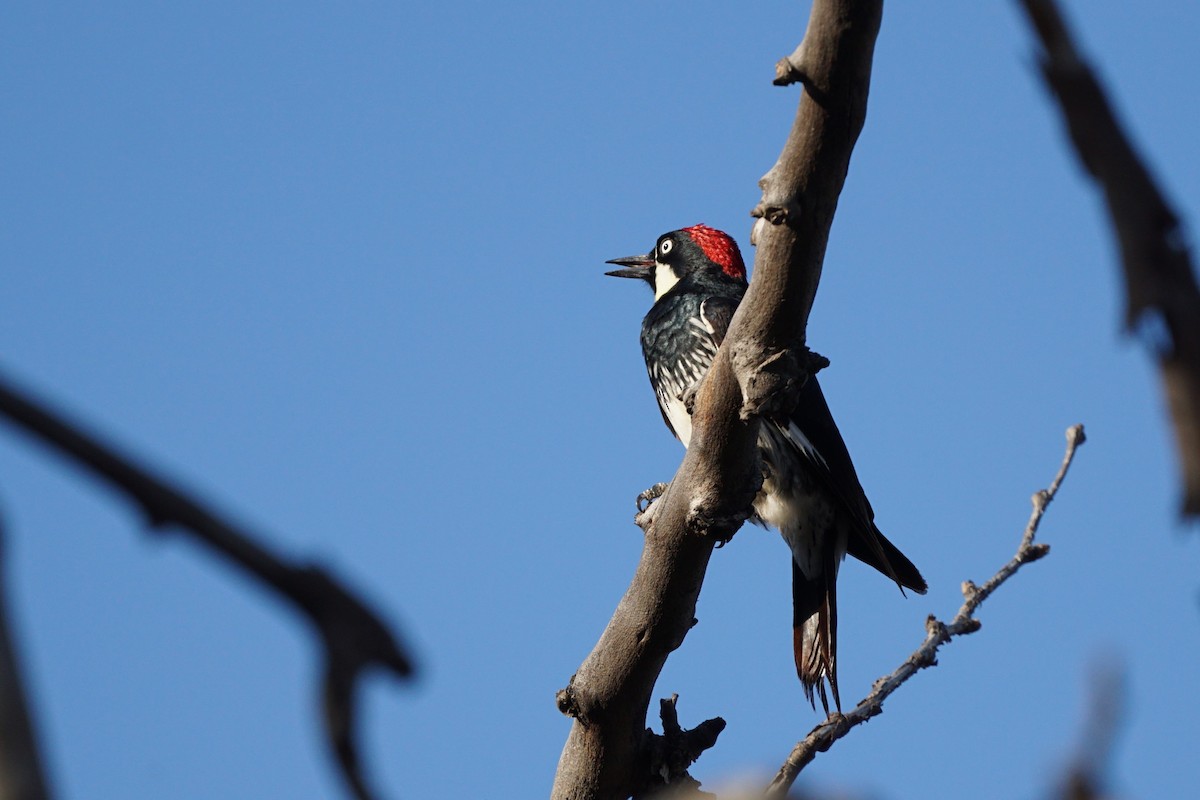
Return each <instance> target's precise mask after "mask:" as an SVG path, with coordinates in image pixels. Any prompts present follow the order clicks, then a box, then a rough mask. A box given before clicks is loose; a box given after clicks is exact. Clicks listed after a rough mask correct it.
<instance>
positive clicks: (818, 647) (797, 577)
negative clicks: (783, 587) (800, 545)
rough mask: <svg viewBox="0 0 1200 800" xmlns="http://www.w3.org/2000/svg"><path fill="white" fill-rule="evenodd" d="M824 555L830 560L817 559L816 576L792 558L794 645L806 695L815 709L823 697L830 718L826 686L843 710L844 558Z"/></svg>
mask: <svg viewBox="0 0 1200 800" xmlns="http://www.w3.org/2000/svg"><path fill="white" fill-rule="evenodd" d="M826 549H827V550H830V551H832V550H833V549H834V548H826ZM823 555H824V556H826V557H821V558H819V559H817V562H818V564H819V567H818V565H816V564H814V565H812V567H810V569H809V570H808V571H809V572H811V573H814V574H813V576H812V577H809V575H806V574H805V571H804V570H802V569H801V568H800V565H799V564H798V563H797V562H796V559H795V558H794V557H793V559H792V613H793V618H792V644H793V647H794V650H795V655H796V674H797V675H799V676H800V683H801V685H802V686H803V687H804V696H805V697H807V698H808V702H810V703H812V706H813V708H816V707H817V701H816V698H817V696H820V698H821V706H822V707H823V708H824V709H825V713H826V715H828V714H829V697H828V695H827V694H826V692H825V685H826V683H828V684H829V692H830V693H831V694H832V695H833V703H834V707H836V708H837V710H838V711H841V710H842V701H841V698H840V697H838V684H837V568H838V562H840V561H841V558H840V556H837V555H836V554H835V553H833V552H829V553H826V554H823ZM814 567H815V568H814Z"/></svg>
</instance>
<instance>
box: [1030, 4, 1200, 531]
mask: <svg viewBox="0 0 1200 800" xmlns="http://www.w3.org/2000/svg"><path fill="white" fill-rule="evenodd" d="M1021 5H1022V7H1023V8H1024V9H1025V12H1026V13H1027V14H1028V16H1029V20H1030V22H1031V24H1032V25H1033V28H1034V30H1035V32H1036V33H1037V35H1038V38H1039V40H1040V41H1041V44H1042V48H1043V50H1042V54H1041V69H1042V76H1043V77H1044V78H1045V80H1046V84H1047V85H1048V86H1049V87H1050V89H1051V91H1052V92H1053V94H1054V97H1055V99H1056V100H1057V101H1058V105H1059V108H1060V110H1061V111H1062V113H1063V117H1064V119H1065V120H1066V123H1067V130H1068V132H1069V133H1070V136H1071V141H1072V143H1073V144H1074V146H1075V151H1076V153H1077V154H1078V155H1079V159H1080V161H1082V162H1083V166H1084V168H1085V169H1086V170H1087V171H1088V173H1089V174H1091V176H1092V177H1093V178H1094V179H1095V180H1096V182H1097V183H1098V184H1099V185H1100V188H1101V189H1102V190H1103V192H1104V199H1105V202H1106V203H1107V205H1108V213H1109V216H1110V217H1111V219H1112V224H1113V228H1114V230H1115V232H1116V235H1117V241H1118V243H1119V245H1120V248H1121V263H1122V266H1123V268H1124V269H1123V272H1124V277H1125V292H1126V310H1125V326H1126V329H1127V330H1130V331H1133V330H1137V329H1139V328H1142V329H1143V330H1144V332H1145V333H1146V334H1147V337H1148V339H1149V340H1150V344H1151V346H1152V348H1153V350H1154V354H1155V357H1156V358H1157V359H1158V364H1159V369H1160V371H1161V373H1162V379H1163V385H1164V387H1165V389H1166V394H1167V404H1168V406H1169V407H1170V410H1171V416H1172V417H1173V419H1174V422H1175V442H1176V445H1177V448H1178V450H1179V458H1180V461H1181V464H1182V472H1183V503H1182V509H1183V513H1184V514H1185V515H1189V516H1197V515H1200V286H1197V284H1196V277H1195V274H1194V272H1193V268H1192V263H1191V256H1190V254H1189V253H1188V248H1187V245H1186V242H1185V235H1184V231H1183V228H1182V226H1181V224H1180V222H1179V218H1178V217H1177V216H1176V215H1175V212H1174V210H1172V208H1171V207H1170V205H1169V204H1168V203H1167V201H1166V199H1165V198H1164V197H1163V194H1162V192H1161V191H1160V190H1159V188H1158V186H1157V185H1156V184H1155V182H1154V179H1153V178H1152V177H1151V176H1150V172H1149V170H1148V169H1147V168H1146V166H1145V165H1144V164H1143V163H1142V160H1141V158H1139V156H1138V154H1137V152H1136V150H1134V147H1133V145H1132V144H1131V143H1130V141H1129V138H1128V137H1127V136H1126V135H1125V133H1124V131H1123V130H1122V128H1121V124H1120V123H1119V122H1118V121H1117V117H1116V114H1115V113H1114V111H1113V109H1112V106H1111V105H1110V104H1109V102H1108V98H1107V97H1106V96H1105V92H1104V89H1103V87H1102V86H1101V85H1100V81H1099V80H1098V79H1097V78H1096V76H1095V74H1094V73H1093V72H1092V70H1091V68H1090V67H1089V66H1088V64H1087V62H1086V61H1085V60H1084V58H1083V56H1082V55H1081V54H1080V53H1079V51H1078V50H1077V49H1076V48H1075V44H1074V42H1073V41H1072V39H1071V34H1070V31H1068V30H1067V26H1066V23H1065V21H1064V20H1063V17H1062V14H1061V13H1060V12H1059V10H1058V6H1057V4H1056V3H1055V2H1054V0H1021Z"/></svg>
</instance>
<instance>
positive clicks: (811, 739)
mask: <svg viewBox="0 0 1200 800" xmlns="http://www.w3.org/2000/svg"><path fill="white" fill-rule="evenodd" d="M1084 441H1085V437H1084V435H1083V426H1082V425H1073V426H1072V427H1070V428H1068V429H1067V450H1066V454H1065V455H1064V456H1063V460H1062V464H1061V465H1060V466H1059V468H1058V474H1057V475H1055V476H1054V481H1053V482H1052V483H1051V484H1050V487H1049V488H1048V489H1043V490H1042V491H1039V492H1036V493H1034V495H1033V513H1032V514H1030V516H1029V522H1028V524H1027V525H1026V526H1025V532H1024V533H1023V534H1022V536H1021V544H1020V546H1019V547H1018V548H1017V553H1016V555H1014V556H1013V557H1012V559H1011V560H1010V561H1009V562H1008V563H1007V564H1005V565H1004V566H1002V567H1001V568H1000V569H999V570H998V571H997V572H996V574H995V575H993V576H992V577H991V578H989V579H988V580H987V582H986V583H984V584H983V585H982V586H976V585H975V584H974V583H973V582H971V581H964V582H963V585H962V592H963V604H962V607H961V608H959V610H958V613H957V614H955V615H954V619H953V620H951V621H950V623H949V624H947V623H944V622H941V621H940V620H938V619H937V618H936V617H934V616H933V615H930V616H929V618H928V619H927V620H925V641H923V642H921V646H920V647H918V648H917V649H916V650H915V651H913V653H912V655H910V656H909V657H908V658H907V659H905V661H904V663H903V664H901V665H900V666H899V667H897V668H896V669H895V670H894V671H893V672H892V673H891V674H889V675H884V676H883V677H882V678H879V679H878V680H876V681H875V684H874V686H873V687H872V688H871V693H870V694H868V695H867V696H866V697H865V698H864V699H862V700H861V701H859V703H858V705H857V706H855V707H854V708H853V709H852V710H851V711H849V712H848V713H846V714H839V713H837V712H834V713H832V714H830V715H829V718H828V719H826V720H825V721H824V722H822V723H821V724H820V725H818V726H817V727H815V728H813V729H812V732H811V733H809V734H808V736H806V737H804V739H803V740H802V741H800V742H799V743H798V744H797V745H796V746H795V747H794V748H793V749H792V752H791V754H790V755H788V757H787V760H786V761H785V762H784V764H783V766H782V767H780V769H779V773H778V774H777V775H776V776H775V779H774V780H773V781H771V784H770V786H768V787H767V795H768V796H770V797H779V796H782V795H784V794H786V793H787V790H788V789H789V788H790V787H791V785H792V783H793V782H795V780H796V776H798V775H799V774H800V771H801V770H802V769H804V768H805V767H806V766H807V765H808V764H809V763H811V762H812V760H813V759H814V758H816V756H817V753H823V752H825V751H826V750H828V749H829V748H830V746H832V745H833V743H834V742H836V741H837V740H838V739H841V738H842V737H843V736H845V735H846V734H847V733H849V732H850V730H851V729H852V728H854V727H855V726H857V725H861V724H862V723H864V722H866V721H867V720H869V719H871V717H874V716H878V715H879V714H882V713H883V701H884V700H886V699H887V698H888V697H889V696H890V695H891V694H892V692H894V691H896V689H898V688H899V687H900V686H901V684H903V683H904V682H905V681H907V680H908V679H909V678H911V677H912V676H913V675H915V674H917V672H919V671H920V670H923V669H925V668H926V667H932V666H935V665H936V664H937V653H938V650H940V649H941V647H942V645H944V644H946V643H947V642H949V641H950V640H951V639H953V638H954V637H955V636H962V635H964V634H968V633H974V632H975V631H977V630H979V628H980V622H979V620H977V619H975V612H976V610H978V608H979V606H980V605H981V604H982V603H983V601H984V600H986V599H987V598H988V597H989V596H990V595H991V594H992V592H994V591H996V589H998V588H1000V586H1001V585H1002V584H1003V583H1004V582H1005V581H1007V580H1008V579H1009V578H1011V577H1012V576H1013V575H1015V574H1016V572H1017V570H1019V569H1020V568H1021V567H1022V566H1024V565H1025V564H1029V563H1031V562H1033V561H1037V560H1038V559H1040V558H1042V557H1043V556H1045V555H1046V554H1047V553H1048V552H1050V545H1047V544H1039V543H1035V542H1034V537H1035V536H1036V535H1037V529H1038V525H1039V524H1041V521H1042V515H1043V514H1045V513H1046V507H1047V506H1049V505H1050V501H1051V500H1053V499H1054V496H1055V495H1056V494H1058V488H1059V486H1061V485H1062V482H1063V478H1065V477H1066V475H1067V470H1068V469H1069V468H1070V466H1071V462H1072V461H1073V460H1074V458H1075V451H1076V449H1077V448H1078V447H1079V445H1081V444H1083V442H1084Z"/></svg>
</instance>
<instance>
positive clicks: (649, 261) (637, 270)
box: [604, 255, 654, 281]
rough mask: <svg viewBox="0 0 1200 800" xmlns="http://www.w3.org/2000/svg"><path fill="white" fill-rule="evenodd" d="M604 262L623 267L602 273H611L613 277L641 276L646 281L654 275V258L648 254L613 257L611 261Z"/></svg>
mask: <svg viewBox="0 0 1200 800" xmlns="http://www.w3.org/2000/svg"><path fill="white" fill-rule="evenodd" d="M604 263H606V264H616V265H618V266H621V267H625V269H614V270H613V271H612V272H606V273H604V274H605V275H612V276H613V277H614V278H641V279H642V280H644V281H648V280H651V278H653V277H654V258H653V257H652V256H649V255H640V256H625V258H614V259H613V260H612V261H606V262H604Z"/></svg>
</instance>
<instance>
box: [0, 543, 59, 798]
mask: <svg viewBox="0 0 1200 800" xmlns="http://www.w3.org/2000/svg"><path fill="white" fill-rule="evenodd" d="M7 544H8V543H7V541H6V540H5V531H4V525H3V520H2V519H0V798H3V800H47V798H49V797H50V790H49V787H48V786H47V782H46V775H45V770H44V769H43V767H42V758H41V755H40V750H39V749H38V744H37V736H36V735H35V734H34V727H33V717H32V715H31V714H30V713H29V703H28V702H27V701H26V698H25V682H24V680H22V678H21V665H20V663H19V659H18V658H17V647H16V644H15V642H14V641H13V636H12V631H11V630H10V629H9V625H8V581H7V580H6V578H7V575H6V573H5V568H6V567H7V564H6V563H5V562H6V559H5V555H6V552H7V551H6V549H5V547H6V545H7Z"/></svg>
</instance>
